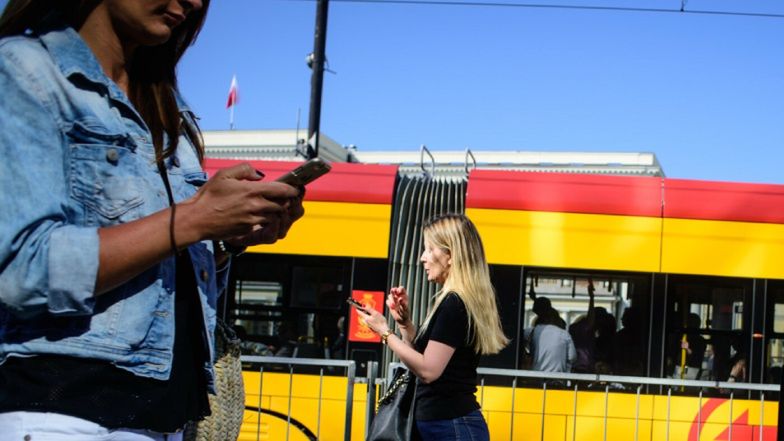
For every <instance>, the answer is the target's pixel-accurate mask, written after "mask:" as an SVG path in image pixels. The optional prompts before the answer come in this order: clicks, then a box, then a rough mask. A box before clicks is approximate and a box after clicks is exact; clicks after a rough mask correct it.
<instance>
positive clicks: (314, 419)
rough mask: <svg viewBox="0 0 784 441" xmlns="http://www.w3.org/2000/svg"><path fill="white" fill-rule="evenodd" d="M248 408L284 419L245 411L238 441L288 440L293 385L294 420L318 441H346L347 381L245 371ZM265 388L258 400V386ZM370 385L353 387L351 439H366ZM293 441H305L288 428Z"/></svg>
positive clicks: (331, 377) (325, 377)
mask: <svg viewBox="0 0 784 441" xmlns="http://www.w3.org/2000/svg"><path fill="white" fill-rule="evenodd" d="M242 374H243V380H244V382H245V405H246V406H250V407H258V406H259V404H260V405H261V407H262V408H264V409H268V410H273V411H276V412H279V413H281V414H283V415H284V417H283V418H282V419H281V418H277V417H273V416H271V415H267V414H263V413H262V414H261V418H260V419H259V414H258V412H253V411H246V412H245V415H244V419H243V423H242V428H241V432H240V436H239V441H252V440H253V441H255V440H256V439H257V435H258V439H261V440H272V441H277V440H285V439H286V432H287V422H286V419H285V415H287V414H288V409H289V386H290V385H291V397H292V398H291V417H292V418H293V419H296V420H297V421H299V422H300V423H302V424H304V425H305V426H306V427H307V428H308V429H310V431H311V432H313V434H315V435H318V436H319V440H321V441H326V440H336V441H337V440H340V441H343V439H344V438H343V434H344V429H345V422H346V389H347V386H348V379H347V378H346V377H335V376H324V377H323V383H321V384H320V378H319V376H318V375H305V374H296V375H293V376H289V374H288V373H275V372H265V373H264V374H263V379H262V376H261V375H260V374H259V372H250V371H244V372H243V373H242ZM260 382H261V386H263V390H262V396H261V399H259V386H260ZM319 390H321V415H320V417H319ZM366 397H367V385H366V384H358V383H357V384H354V403H353V411H352V419H351V439H352V440H362V439H364V435H365V405H366V403H367V400H366ZM288 436H289V439H290V440H291V441H299V440H306V439H307V438H306V437H305V436H304V435H302V432H301V431H299V430H298V429H296V428H294V427H293V426H292V427H291V428H288Z"/></svg>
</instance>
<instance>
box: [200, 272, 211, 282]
mask: <svg viewBox="0 0 784 441" xmlns="http://www.w3.org/2000/svg"><path fill="white" fill-rule="evenodd" d="M201 280H202V282H206V281H208V280H210V274H209V273H208V272H207V270H205V269H203V270H201Z"/></svg>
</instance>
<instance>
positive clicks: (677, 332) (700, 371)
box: [663, 275, 752, 381]
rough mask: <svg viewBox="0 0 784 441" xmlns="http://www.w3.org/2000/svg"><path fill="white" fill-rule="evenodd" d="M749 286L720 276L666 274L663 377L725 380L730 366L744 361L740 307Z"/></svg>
mask: <svg viewBox="0 0 784 441" xmlns="http://www.w3.org/2000/svg"><path fill="white" fill-rule="evenodd" d="M751 286H752V282H751V281H750V280H747V279H732V278H724V277H696V276H675V275H673V276H670V277H669V284H668V289H667V292H668V305H669V306H668V309H667V317H666V326H667V336H666V340H665V345H666V346H665V359H664V366H663V372H664V376H666V377H674V378H684V379H700V380H722V381H723V380H726V379H727V378H728V377H729V373H730V370H731V369H732V365H733V364H734V363H736V362H737V361H738V360H740V359H743V358H745V357H748V348H747V345H746V344H745V342H746V341H747V338H746V337H748V330H746V329H745V328H744V326H745V324H746V323H747V321H748V318H747V316H746V315H747V314H748V313H749V312H750V311H747V310H746V308H744V305H746V304H747V302H748V301H750V295H751Z"/></svg>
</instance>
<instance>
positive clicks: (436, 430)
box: [416, 410, 490, 441]
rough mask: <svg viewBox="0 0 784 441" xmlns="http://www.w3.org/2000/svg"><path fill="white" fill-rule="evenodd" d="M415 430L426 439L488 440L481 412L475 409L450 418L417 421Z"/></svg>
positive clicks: (443, 440)
mask: <svg viewBox="0 0 784 441" xmlns="http://www.w3.org/2000/svg"><path fill="white" fill-rule="evenodd" d="M416 426H417V430H419V435H420V437H421V438H422V439H423V440H427V441H489V440H490V432H489V431H488V430H487V423H486V422H485V419H484V417H483V416H482V412H480V411H478V410H475V411H473V412H471V413H469V414H468V415H465V416H461V417H459V418H455V419H451V420H431V421H417V422H416Z"/></svg>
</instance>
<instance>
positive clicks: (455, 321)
mask: <svg viewBox="0 0 784 441" xmlns="http://www.w3.org/2000/svg"><path fill="white" fill-rule="evenodd" d="M430 340H433V341H437V342H440V343H443V344H446V345H449V346H451V347H453V348H455V353H454V354H452V358H450V359H449V362H448V363H447V365H446V369H444V373H443V374H441V376H440V377H439V378H438V379H437V380H436V381H434V382H432V383H429V384H425V383H422V382H421V381H419V380H418V381H417V401H416V419H417V420H422V421H424V420H445V419H453V418H458V417H461V416H464V415H467V414H469V413H471V412H473V411H474V410H477V409H479V403H477V402H476V397H475V396H474V393H475V392H476V368H477V366H479V354H477V353H476V352H474V349H473V346H472V345H473V332H472V330H469V329H468V311H466V308H465V305H464V304H463V301H462V300H460V297H459V296H458V295H457V294H455V293H449V294H447V296H446V298H445V299H444V300H443V301H442V302H441V304H440V305H439V306H438V308H437V309H436V311H435V313H434V314H433V317H432V318H431V319H430V324H429V325H428V327H427V329H425V330H424V332H423V333H422V334H421V335H420V336H419V337H417V339H416V341H415V342H414V347H415V348H416V350H417V351H419V352H421V353H424V352H425V348H426V347H427V344H428V342H430Z"/></svg>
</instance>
